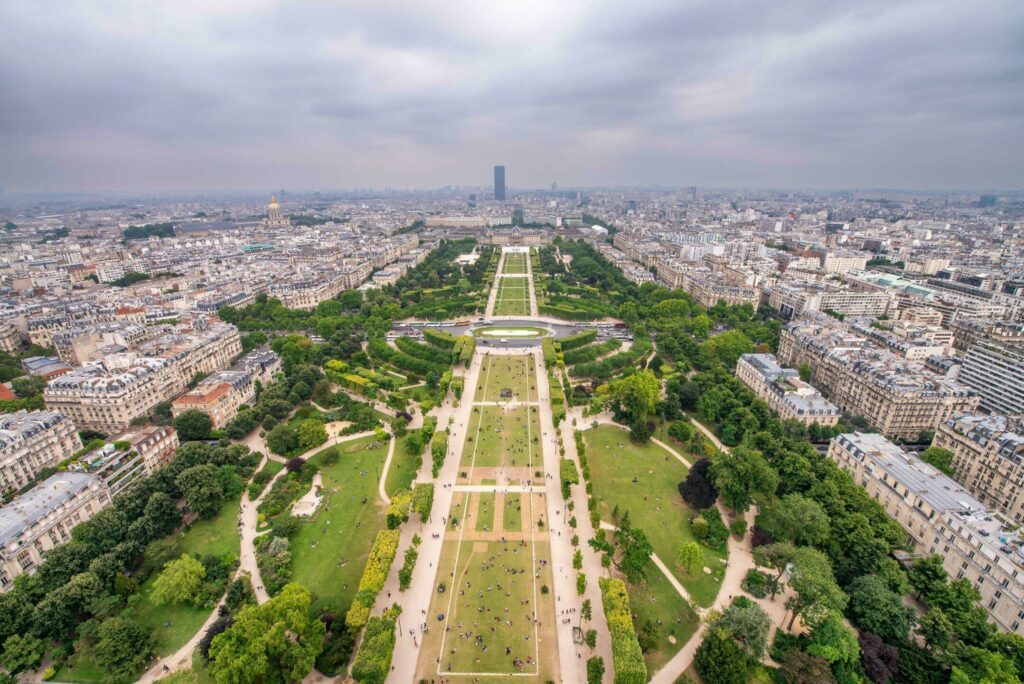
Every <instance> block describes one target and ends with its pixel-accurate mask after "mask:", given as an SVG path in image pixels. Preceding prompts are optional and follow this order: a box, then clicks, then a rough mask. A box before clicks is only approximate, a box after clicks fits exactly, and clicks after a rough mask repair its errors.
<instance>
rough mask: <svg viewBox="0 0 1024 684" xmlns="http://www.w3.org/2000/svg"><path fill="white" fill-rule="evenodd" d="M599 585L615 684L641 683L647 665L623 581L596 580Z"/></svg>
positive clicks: (645, 678)
mask: <svg viewBox="0 0 1024 684" xmlns="http://www.w3.org/2000/svg"><path fill="white" fill-rule="evenodd" d="M598 584H599V586H600V588H601V604H602V605H603V606H604V614H605V617H606V618H607V620H608V632H609V633H610V635H611V639H612V665H613V669H614V670H615V683H616V684H644V683H645V682H646V681H647V665H646V664H645V663H644V655H643V651H641V650H640V641H639V640H638V639H637V634H636V629H635V628H634V626H633V617H632V613H631V612H630V608H629V595H628V594H627V593H626V584H625V583H624V582H623V581H622V580H620V579H606V578H604V577H602V578H600V579H599V580H598Z"/></svg>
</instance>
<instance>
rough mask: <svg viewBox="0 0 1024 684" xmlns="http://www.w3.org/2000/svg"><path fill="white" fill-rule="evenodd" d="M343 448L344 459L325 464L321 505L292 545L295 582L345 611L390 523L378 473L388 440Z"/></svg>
mask: <svg viewBox="0 0 1024 684" xmlns="http://www.w3.org/2000/svg"><path fill="white" fill-rule="evenodd" d="M375 443H376V445H377V446H376V447H373V446H372V445H374V444H375ZM337 448H338V450H339V454H340V458H339V459H338V462H337V463H335V464H334V465H329V466H321V468H320V475H321V477H322V478H323V487H324V493H325V497H324V502H323V504H321V509H320V510H319V511H317V513H316V514H315V515H314V518H313V519H312V520H310V521H309V522H307V523H306V524H304V525H301V526H300V527H299V531H298V532H297V533H296V534H295V536H294V537H293V538H292V542H291V547H292V581H294V582H298V583H299V584H302V585H303V586H305V587H306V588H307V589H309V590H310V591H311V592H312V593H313V597H314V601H313V605H314V608H329V609H331V610H334V611H336V612H340V611H343V610H346V609H347V608H348V606H349V604H350V603H351V602H352V597H353V596H355V593H356V586H357V585H358V584H359V577H360V576H361V575H362V574H363V566H364V565H365V564H366V558H367V556H368V555H369V553H370V547H371V546H372V545H373V539H374V537H375V536H376V534H377V532H378V531H380V530H381V529H382V528H383V527H384V508H385V507H384V504H383V503H382V502H381V501H380V500H379V498H378V494H377V478H378V477H379V474H380V469H381V467H382V466H383V464H384V459H385V457H386V456H387V450H388V443H387V442H377V440H376V438H375V437H373V436H368V437H362V438H360V439H357V440H353V441H351V442H343V443H341V444H339V445H338V447H337Z"/></svg>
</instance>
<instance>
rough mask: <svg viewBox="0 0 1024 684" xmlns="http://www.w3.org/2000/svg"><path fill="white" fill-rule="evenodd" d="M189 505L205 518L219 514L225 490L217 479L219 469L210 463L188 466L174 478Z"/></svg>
mask: <svg viewBox="0 0 1024 684" xmlns="http://www.w3.org/2000/svg"><path fill="white" fill-rule="evenodd" d="M174 484H175V485H177V487H178V489H179V490H181V495H182V496H183V497H185V503H187V504H188V507H189V508H190V509H192V510H193V511H195V513H196V514H197V515H198V516H199V517H200V518H202V519H203V520H209V519H210V518H212V517H214V516H215V515H217V513H218V512H219V511H220V507H221V505H222V504H223V503H224V491H223V490H222V489H221V486H220V482H219V481H218V480H217V469H216V468H214V467H213V466H212V465H210V464H208V463H207V464H203V465H197V466H192V467H191V468H186V469H185V470H183V471H181V472H180V473H179V474H178V477H176V478H175V479H174Z"/></svg>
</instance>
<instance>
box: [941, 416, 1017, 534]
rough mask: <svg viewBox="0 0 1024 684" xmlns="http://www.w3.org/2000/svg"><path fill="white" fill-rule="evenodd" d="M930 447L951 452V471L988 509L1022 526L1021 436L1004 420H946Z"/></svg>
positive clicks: (975, 417) (970, 418) (963, 418)
mask: <svg viewBox="0 0 1024 684" xmlns="http://www.w3.org/2000/svg"><path fill="white" fill-rule="evenodd" d="M932 445H933V446H937V447H942V448H943V449H948V450H949V451H951V452H953V463H952V467H953V471H954V472H955V473H956V479H957V480H958V481H959V482H962V483H963V484H964V486H965V487H967V488H968V489H969V490H970V491H971V493H972V494H974V496H976V497H977V498H978V500H979V501H981V502H982V503H983V504H985V505H986V506H988V507H989V508H994V509H996V510H998V511H1000V512H1001V513H1003V514H1005V515H1007V516H1009V517H1011V518H1013V519H1014V520H1015V521H1017V522H1018V523H1024V499H1022V494H1024V433H1022V432H1021V431H1020V430H1019V428H1017V429H1013V427H1012V421H1010V419H1009V418H1007V417H1006V416H999V415H995V416H988V415H982V414H971V413H963V414H956V415H953V416H950V417H949V418H947V419H946V420H945V421H944V422H943V423H942V424H941V425H939V429H938V430H936V432H935V440H934V441H933V442H932Z"/></svg>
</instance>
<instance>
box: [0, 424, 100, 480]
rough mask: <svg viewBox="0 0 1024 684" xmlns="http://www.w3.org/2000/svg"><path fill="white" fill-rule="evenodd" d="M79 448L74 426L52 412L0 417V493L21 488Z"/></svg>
mask: <svg viewBox="0 0 1024 684" xmlns="http://www.w3.org/2000/svg"><path fill="white" fill-rule="evenodd" d="M81 448H82V440H81V439H79V437H78V432H77V431H76V430H75V426H74V424H73V423H72V422H71V421H70V420H68V419H67V418H65V417H64V416H63V415H62V414H60V413H57V412H56V411H31V412H29V411H17V412H15V413H6V414H3V415H0V493H7V492H10V491H17V490H19V489H21V488H22V487H24V486H25V485H27V484H28V483H29V482H30V481H31V480H32V478H33V477H35V476H36V475H37V474H38V473H39V472H40V471H41V470H42V469H43V468H50V467H53V466H56V465H57V464H58V463H60V462H61V461H63V460H64V459H66V458H68V457H70V456H71V455H72V454H74V453H75V452H76V451H78V450H79V449H81Z"/></svg>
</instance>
